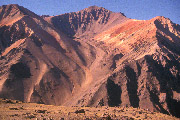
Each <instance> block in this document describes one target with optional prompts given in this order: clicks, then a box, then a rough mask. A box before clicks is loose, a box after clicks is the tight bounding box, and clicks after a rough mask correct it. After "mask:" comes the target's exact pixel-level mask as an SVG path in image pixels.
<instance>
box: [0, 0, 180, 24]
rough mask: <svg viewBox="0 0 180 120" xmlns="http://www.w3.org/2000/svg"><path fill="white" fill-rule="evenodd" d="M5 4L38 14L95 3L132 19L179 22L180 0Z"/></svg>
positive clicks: (0, 1) (15, 0) (12, 0)
mask: <svg viewBox="0 0 180 120" xmlns="http://www.w3.org/2000/svg"><path fill="white" fill-rule="evenodd" d="M7 4H19V5H21V6H24V7H25V8H28V9H29V10H31V11H33V12H35V13H36V14H38V15H59V14H63V13H68V12H75V11H79V10H82V9H84V8H87V7H89V6H92V5H97V6H99V7H104V8H106V9H108V10H111V11H113V12H122V13H124V14H125V15H126V16H127V17H129V18H133V19H140V20H148V19H151V18H153V17H155V16H165V17H167V18H170V19H171V20H172V21H173V22H175V23H178V24H180V0H0V6H1V5H7Z"/></svg>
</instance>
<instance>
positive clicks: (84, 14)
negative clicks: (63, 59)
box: [44, 6, 129, 39]
mask: <svg viewBox="0 0 180 120" xmlns="http://www.w3.org/2000/svg"><path fill="white" fill-rule="evenodd" d="M44 19H45V20H46V21H48V22H49V23H50V24H52V25H53V26H54V27H56V28H57V29H59V30H61V31H63V32H64V33H65V34H67V35H68V36H76V37H81V39H82V37H84V38H86V39H89V38H92V37H93V36H94V35H95V34H98V33H99V32H102V30H103V31H104V30H106V29H108V28H110V27H112V26H115V25H116V24H119V23H121V22H124V21H126V20H128V19H129V18H127V17H125V16H124V14H122V13H114V12H112V11H109V10H106V9H105V8H103V7H97V6H91V7H89V8H85V9H83V10H81V11H78V12H72V13H66V14H63V15H57V16H50V17H44Z"/></svg>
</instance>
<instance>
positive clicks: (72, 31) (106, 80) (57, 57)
mask: <svg viewBox="0 0 180 120" xmlns="http://www.w3.org/2000/svg"><path fill="white" fill-rule="evenodd" d="M0 13H1V14H0V15H1V16H0V26H1V27H0V31H1V32H0V49H1V59H0V68H1V74H0V82H1V83H0V88H1V91H0V97H4V98H11V99H19V100H23V101H26V102H37V103H45V104H54V105H65V106H74V105H77V106H121V107H123V106H126V107H130V106H132V107H135V108H137V107H140V108H142V109H149V110H150V111H158V112H162V113H166V114H172V115H174V116H177V117H180V115H179V108H180V91H179V90H180V89H179V88H180V69H179V68H180V67H179V66H180V49H179V48H180V43H179V42H180V26H179V25H178V24H175V23H173V22H172V21H170V20H169V19H168V18H165V17H161V16H158V17H155V18H153V19H151V20H135V19H129V18H126V17H125V16H124V15H123V14H122V13H114V12H111V11H109V10H106V9H105V8H102V7H97V6H91V7H89V8H86V9H84V10H81V11H78V12H73V13H66V14H62V15H58V16H42V17H39V16H37V15H36V14H34V13H32V12H31V11H29V10H27V9H25V8H23V7H21V6H18V5H7V6H2V7H1V8H0Z"/></svg>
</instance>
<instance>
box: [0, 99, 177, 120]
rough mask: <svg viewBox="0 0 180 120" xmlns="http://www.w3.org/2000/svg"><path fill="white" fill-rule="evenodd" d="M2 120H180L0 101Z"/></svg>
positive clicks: (125, 111) (103, 109)
mask: <svg viewBox="0 0 180 120" xmlns="http://www.w3.org/2000/svg"><path fill="white" fill-rule="evenodd" d="M0 119H1V120H24V119H32V120H115V119H118V120H143V119H146V120H178V118H175V117H172V116H168V115H165V114H162V113H156V112H150V111H147V110H143V109H137V108H132V107H130V108H126V107H124V108H122V107H64V106H53V105H43V104H35V103H22V102H20V101H16V100H7V99H6V100H4V99H3V100H2V99H0Z"/></svg>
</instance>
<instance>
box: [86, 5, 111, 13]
mask: <svg viewBox="0 0 180 120" xmlns="http://www.w3.org/2000/svg"><path fill="white" fill-rule="evenodd" d="M84 10H85V11H88V12H91V11H94V10H103V11H110V10H107V9H105V8H103V7H99V6H96V5H93V6H90V7H88V8H85V9H83V11H84Z"/></svg>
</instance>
